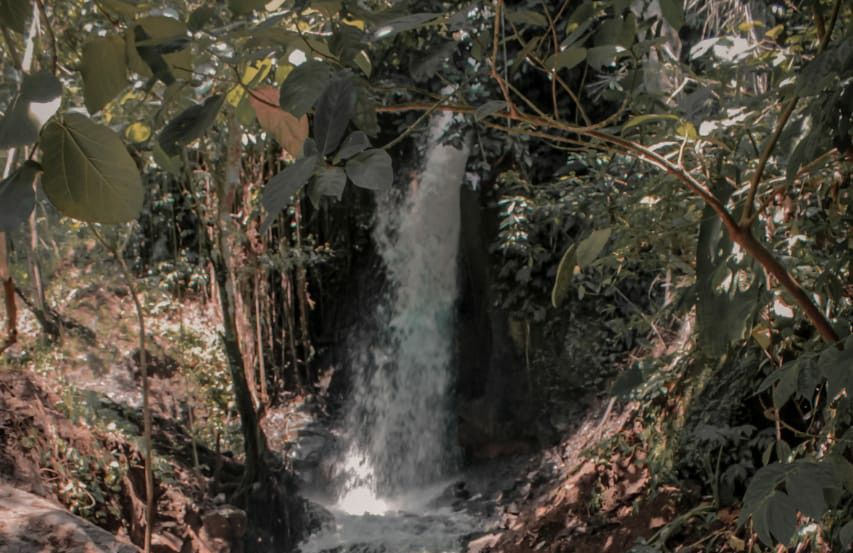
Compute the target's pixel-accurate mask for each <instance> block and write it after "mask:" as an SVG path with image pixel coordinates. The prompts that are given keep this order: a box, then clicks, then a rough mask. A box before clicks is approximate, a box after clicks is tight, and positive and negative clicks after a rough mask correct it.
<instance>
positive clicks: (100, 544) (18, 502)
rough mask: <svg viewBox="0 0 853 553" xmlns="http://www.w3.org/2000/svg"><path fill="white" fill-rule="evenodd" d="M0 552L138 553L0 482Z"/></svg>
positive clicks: (66, 514)
mask: <svg viewBox="0 0 853 553" xmlns="http://www.w3.org/2000/svg"><path fill="white" fill-rule="evenodd" d="M0 551H9V552H14V553H43V552H45V551H62V552H63V553H140V549H139V548H137V547H136V546H134V545H131V544H129V543H123V542H121V541H119V540H118V539H117V538H116V537H115V536H113V535H112V534H110V533H109V532H107V531H106V530H104V529H102V528H99V527H97V526H95V525H94V524H92V523H91V522H88V521H86V520H83V519H82V518H80V517H78V516H75V515H72V514H71V513H69V512H68V511H66V510H65V509H64V508H63V507H60V506H59V505H56V504H54V503H52V502H50V501H48V500H47V499H44V498H42V497H39V496H37V495H33V494H31V493H27V492H25V491H22V490H19V489H17V488H13V487H12V486H10V485H8V484H6V483H3V482H0Z"/></svg>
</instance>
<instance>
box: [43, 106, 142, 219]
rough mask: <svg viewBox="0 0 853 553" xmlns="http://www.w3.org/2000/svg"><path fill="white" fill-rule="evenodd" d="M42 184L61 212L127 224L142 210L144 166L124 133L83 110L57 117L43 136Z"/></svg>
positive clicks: (75, 216)
mask: <svg viewBox="0 0 853 553" xmlns="http://www.w3.org/2000/svg"><path fill="white" fill-rule="evenodd" d="M40 145H41V149H42V152H43V153H44V155H43V157H42V166H43V167H44V176H43V178H42V187H43V188H44V192H45V194H46V195H47V197H48V199H49V200H50V201H51V203H53V205H54V206H56V209H58V210H59V211H60V213H62V214H64V215H67V216H69V217H73V218H74V219H79V220H81V221H88V222H93V223H125V222H127V221H132V220H134V219H136V217H137V216H138V215H139V212H140V211H141V210H142V202H143V199H144V197H145V191H144V189H143V188H142V180H141V178H140V176H139V170H138V169H137V167H136V163H134V161H133V158H132V157H130V154H129V153H128V152H127V149H126V148H125V146H124V143H123V142H122V141H121V138H119V136H118V135H117V134H116V133H114V132H113V131H112V130H110V129H109V128H107V127H105V126H103V125H99V124H97V123H95V122H93V121H92V120H91V119H89V118H88V117H85V116H83V115H80V114H78V113H68V114H65V115H63V116H62V117H60V118H56V119H53V120H52V121H51V122H50V123H48V125H47V126H46V127H45V128H44V131H43V132H42V136H41V142H40Z"/></svg>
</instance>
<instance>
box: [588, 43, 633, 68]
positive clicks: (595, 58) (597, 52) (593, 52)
mask: <svg viewBox="0 0 853 553" xmlns="http://www.w3.org/2000/svg"><path fill="white" fill-rule="evenodd" d="M627 55H628V51H627V50H625V48H623V47H622V46H615V45H612V46H596V47H595V48H590V49H589V50H587V52H586V61H587V63H589V65H590V67H592V68H593V69H596V70H599V71H600V70H602V69H604V68H605V67H607V66H609V65H611V64H612V63H614V62H615V61H616V60H617V59H619V58H621V57H624V56H627Z"/></svg>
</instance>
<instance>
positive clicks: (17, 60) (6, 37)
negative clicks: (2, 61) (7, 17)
mask: <svg viewBox="0 0 853 553" xmlns="http://www.w3.org/2000/svg"><path fill="white" fill-rule="evenodd" d="M0 29H2V30H3V42H5V43H6V49H7V50H9V57H10V58H12V65H14V66H15V69H17V70H18V71H20V70H21V56H20V55H19V54H18V50H17V48H15V43H14V42H12V36H11V35H10V34H9V29H8V28H7V27H6V26H5V25H0Z"/></svg>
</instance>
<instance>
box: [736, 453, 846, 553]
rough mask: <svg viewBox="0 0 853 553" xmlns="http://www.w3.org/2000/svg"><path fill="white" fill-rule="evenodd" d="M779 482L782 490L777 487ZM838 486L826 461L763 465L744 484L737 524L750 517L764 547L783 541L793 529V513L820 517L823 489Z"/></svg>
mask: <svg viewBox="0 0 853 553" xmlns="http://www.w3.org/2000/svg"><path fill="white" fill-rule="evenodd" d="M782 484H784V485H785V488H786V491H782V490H780V489H779V487H780V486H781V485H782ZM840 487H841V483H840V482H839V481H838V479H837V478H836V476H835V470H834V468H833V466H832V463H830V462H814V461H808V460H799V461H796V462H795V463H773V464H771V465H767V466H765V467H762V468H761V469H759V470H758V472H756V473H755V476H753V477H752V480H751V481H750V482H749V486H747V489H746V494H745V495H744V498H743V508H742V509H741V513H740V516H739V517H738V525H742V524H743V523H744V522H746V520H747V518H749V517H750V516H751V517H752V520H753V523H754V527H755V531H756V532H757V533H758V537H759V538H761V541H762V542H764V543H765V544H766V545H768V546H772V545H774V543H777V542H778V543H782V544H787V543H788V540H790V539H791V537H792V536H793V535H794V531H795V530H796V525H797V516H796V515H797V512H798V511H799V512H801V513H803V514H804V515H807V516H810V517H812V518H818V519H819V518H821V517H822V516H823V514H824V512H825V510H826V508H827V507H828V505H827V503H826V499H825V497H826V495H825V494H824V490H838V489H840Z"/></svg>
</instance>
